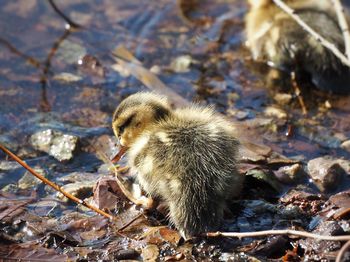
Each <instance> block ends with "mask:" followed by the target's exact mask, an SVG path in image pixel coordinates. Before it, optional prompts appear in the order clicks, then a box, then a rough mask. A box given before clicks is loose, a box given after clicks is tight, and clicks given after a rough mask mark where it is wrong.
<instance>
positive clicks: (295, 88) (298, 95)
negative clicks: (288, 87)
mask: <svg viewBox="0 0 350 262" xmlns="http://www.w3.org/2000/svg"><path fill="white" fill-rule="evenodd" d="M290 78H291V82H292V86H293V88H294V93H295V95H296V97H297V98H298V101H299V104H300V107H301V110H302V112H303V115H307V109H306V106H305V103H304V99H303V97H302V95H301V90H300V88H299V86H298V83H297V80H296V76H295V72H292V73H291V74H290Z"/></svg>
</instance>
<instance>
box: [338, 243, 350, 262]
mask: <svg viewBox="0 0 350 262" xmlns="http://www.w3.org/2000/svg"><path fill="white" fill-rule="evenodd" d="M349 248H350V241H348V242H346V243H345V244H344V245H343V246H342V248H341V249H340V250H339V252H338V255H337V258H336V259H335V262H342V259H343V256H344V254H345V252H346V251H347V250H348V249H349ZM343 261H345V260H343Z"/></svg>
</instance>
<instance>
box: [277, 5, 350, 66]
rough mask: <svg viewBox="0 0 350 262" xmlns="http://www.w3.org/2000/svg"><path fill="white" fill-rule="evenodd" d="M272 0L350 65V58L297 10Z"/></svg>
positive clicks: (343, 61) (344, 62) (345, 63)
mask: <svg viewBox="0 0 350 262" xmlns="http://www.w3.org/2000/svg"><path fill="white" fill-rule="evenodd" d="M272 1H273V2H274V3H275V4H276V5H277V6H278V7H279V8H281V9H282V10H283V11H284V12H286V13H287V14H288V15H289V16H291V17H292V18H293V19H294V20H295V22H297V23H298V24H299V25H300V26H301V27H302V28H303V29H304V30H305V31H306V32H308V33H309V34H310V35H311V36H313V37H314V38H315V39H316V40H317V41H318V42H320V44H321V45H323V46H324V47H325V48H327V49H328V50H330V51H331V52H332V53H333V54H334V55H335V56H336V57H338V58H339V60H340V61H341V62H342V63H343V64H344V65H347V66H348V67H350V59H348V58H347V57H346V56H345V55H344V54H343V53H342V52H340V51H339V49H338V48H337V47H336V46H335V45H334V44H333V43H331V42H329V41H328V40H326V39H325V38H324V37H323V36H321V35H319V34H318V33H317V32H316V31H315V30H313V29H312V28H311V27H310V26H308V25H307V24H306V23H305V22H304V21H303V20H302V19H301V18H300V17H299V16H298V15H297V14H295V11H294V10H293V9H291V8H290V7H289V6H288V5H286V4H285V3H284V2H283V1H281V0H272Z"/></svg>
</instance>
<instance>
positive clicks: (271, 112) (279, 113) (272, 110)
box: [265, 106, 287, 119]
mask: <svg viewBox="0 0 350 262" xmlns="http://www.w3.org/2000/svg"><path fill="white" fill-rule="evenodd" d="M265 114H266V115H267V116H270V117H277V118H280V119H285V118H287V113H286V112H284V111H283V110H282V109H280V108H277V107H274V106H268V107H266V109H265Z"/></svg>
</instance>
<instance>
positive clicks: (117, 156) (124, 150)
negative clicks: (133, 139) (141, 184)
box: [112, 146, 128, 163]
mask: <svg viewBox="0 0 350 262" xmlns="http://www.w3.org/2000/svg"><path fill="white" fill-rule="evenodd" d="M127 150H128V148H127V147H126V146H120V149H119V152H118V154H116V155H115V157H113V159H112V163H117V162H118V161H119V160H120V159H121V158H122V157H123V155H124V154H125V152H126V151H127Z"/></svg>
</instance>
